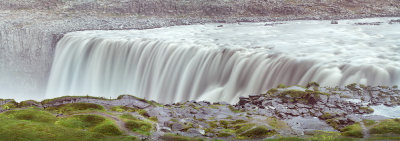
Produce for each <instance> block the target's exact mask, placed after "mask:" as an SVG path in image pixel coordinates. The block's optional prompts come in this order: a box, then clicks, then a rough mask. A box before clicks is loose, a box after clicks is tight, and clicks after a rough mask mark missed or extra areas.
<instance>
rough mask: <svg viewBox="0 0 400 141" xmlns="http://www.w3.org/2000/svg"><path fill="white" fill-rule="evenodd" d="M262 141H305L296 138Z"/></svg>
mask: <svg viewBox="0 0 400 141" xmlns="http://www.w3.org/2000/svg"><path fill="white" fill-rule="evenodd" d="M264 141H306V140H305V139H302V138H298V137H281V138H274V139H266V140H264Z"/></svg>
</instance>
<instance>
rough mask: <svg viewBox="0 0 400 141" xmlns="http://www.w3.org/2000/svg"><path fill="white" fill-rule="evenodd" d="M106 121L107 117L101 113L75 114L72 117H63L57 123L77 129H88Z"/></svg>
mask: <svg viewBox="0 0 400 141" xmlns="http://www.w3.org/2000/svg"><path fill="white" fill-rule="evenodd" d="M104 121H106V118H105V117H102V116H99V115H75V116H71V117H66V118H62V119H60V120H59V121H57V124H59V125H62V126H65V127H69V128H77V129H88V128H92V127H95V126H98V125H99V124H101V123H103V122H104Z"/></svg>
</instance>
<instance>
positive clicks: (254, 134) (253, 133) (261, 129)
mask: <svg viewBox="0 0 400 141" xmlns="http://www.w3.org/2000/svg"><path fill="white" fill-rule="evenodd" d="M275 134H276V131H275V130H273V129H269V128H267V127H265V126H257V127H255V128H251V129H249V130H247V131H244V132H243V133H241V134H239V137H244V138H247V139H261V138H265V137H269V136H272V135H275Z"/></svg>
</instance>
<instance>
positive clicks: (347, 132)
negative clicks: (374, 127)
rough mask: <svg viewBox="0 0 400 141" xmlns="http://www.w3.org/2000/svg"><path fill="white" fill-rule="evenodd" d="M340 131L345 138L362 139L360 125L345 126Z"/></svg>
mask: <svg viewBox="0 0 400 141" xmlns="http://www.w3.org/2000/svg"><path fill="white" fill-rule="evenodd" d="M341 131H342V135H343V136H347V137H356V138H362V137H363V136H364V135H363V130H362V128H361V125H360V123H355V124H353V125H349V126H346V127H345V128H343V129H342V130H341Z"/></svg>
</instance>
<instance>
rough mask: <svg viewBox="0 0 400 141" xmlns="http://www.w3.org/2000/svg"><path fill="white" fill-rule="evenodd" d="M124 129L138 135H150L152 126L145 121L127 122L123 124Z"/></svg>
mask: <svg viewBox="0 0 400 141" xmlns="http://www.w3.org/2000/svg"><path fill="white" fill-rule="evenodd" d="M125 127H126V128H128V129H130V130H132V131H133V132H136V133H139V134H143V135H150V130H151V129H152V124H151V123H149V122H146V121H140V120H128V121H126V122H125Z"/></svg>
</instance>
